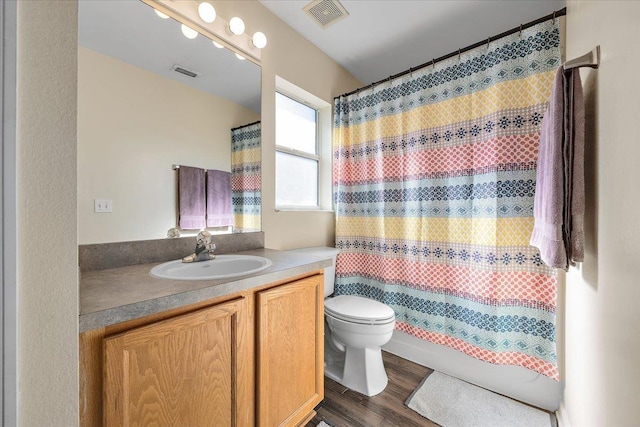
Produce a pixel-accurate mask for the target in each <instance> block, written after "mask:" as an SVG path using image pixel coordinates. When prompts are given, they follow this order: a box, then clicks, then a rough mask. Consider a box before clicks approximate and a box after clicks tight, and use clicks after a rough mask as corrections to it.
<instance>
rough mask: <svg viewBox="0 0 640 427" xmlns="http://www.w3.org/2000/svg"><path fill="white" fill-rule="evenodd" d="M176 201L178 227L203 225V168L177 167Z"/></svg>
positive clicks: (188, 227) (194, 227)
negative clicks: (178, 218)
mask: <svg viewBox="0 0 640 427" xmlns="http://www.w3.org/2000/svg"><path fill="white" fill-rule="evenodd" d="M178 203H179V204H180V228H182V229H183V230H190V229H191V230H192V229H198V230H199V229H201V228H204V227H205V193H204V169H200V168H192V167H190V166H180V169H178Z"/></svg>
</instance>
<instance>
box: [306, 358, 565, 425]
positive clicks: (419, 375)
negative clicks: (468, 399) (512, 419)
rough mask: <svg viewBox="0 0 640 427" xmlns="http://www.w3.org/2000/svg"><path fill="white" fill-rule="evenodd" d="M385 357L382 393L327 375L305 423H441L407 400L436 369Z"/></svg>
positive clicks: (552, 422)
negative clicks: (312, 414) (370, 393)
mask: <svg viewBox="0 0 640 427" xmlns="http://www.w3.org/2000/svg"><path fill="white" fill-rule="evenodd" d="M382 359H383V360H384V366H385V369H386V371H387V376H388V377H389V384H388V385H387V388H385V389H384V391H383V392H382V393H380V394H379V395H377V396H373V397H367V396H364V395H362V394H360V393H356V392H355V391H353V390H349V389H348V388H346V387H344V386H342V385H340V384H338V383H336V382H335V381H332V380H330V379H329V378H327V377H324V384H325V385H324V400H323V401H322V402H321V403H320V404H319V405H318V406H317V407H316V412H317V414H316V416H315V417H314V418H313V420H311V422H309V423H308V424H307V425H306V426H305V427H316V426H317V425H318V424H319V423H320V422H321V421H325V422H326V423H327V424H329V425H331V426H333V427H438V424H434V423H432V422H431V421H429V420H427V419H426V418H424V417H422V416H421V415H418V413H417V412H414V411H413V410H411V409H409V408H408V407H407V406H405V404H404V402H405V401H406V400H407V398H408V397H409V396H410V395H411V393H413V391H414V390H415V389H416V387H418V384H420V382H421V381H422V379H423V378H424V377H426V376H427V374H429V373H431V372H433V370H431V369H429V368H425V367H424V366H421V365H418V364H415V363H413V362H410V361H408V360H406V359H403V358H401V357H398V356H396V355H394V354H391V353H387V352H386V351H383V352H382ZM550 415H551V427H557V426H558V422H557V420H556V417H555V414H550Z"/></svg>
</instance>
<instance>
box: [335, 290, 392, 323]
mask: <svg viewBox="0 0 640 427" xmlns="http://www.w3.org/2000/svg"><path fill="white" fill-rule="evenodd" d="M324 312H325V314H326V315H327V316H331V317H334V318H336V319H340V320H343V321H345V322H351V323H357V324H361V325H384V324H388V323H391V322H394V321H395V319H396V316H395V313H394V311H393V309H392V308H391V307H389V306H388V305H386V304H383V303H381V302H378V301H374V300H372V299H369V298H363V297H358V296H355V295H340V296H337V297H334V298H328V299H326V300H325V303H324Z"/></svg>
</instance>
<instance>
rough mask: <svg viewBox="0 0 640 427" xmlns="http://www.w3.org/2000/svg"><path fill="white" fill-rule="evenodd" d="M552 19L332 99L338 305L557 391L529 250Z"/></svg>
mask: <svg viewBox="0 0 640 427" xmlns="http://www.w3.org/2000/svg"><path fill="white" fill-rule="evenodd" d="M558 27H559V24H558V23H557V22H555V20H553V21H552V20H549V21H547V22H544V23H542V24H538V25H536V26H533V27H531V28H529V29H526V30H523V31H522V32H521V34H518V33H515V34H513V35H510V36H507V37H504V38H502V39H499V40H496V41H492V42H491V43H490V44H487V45H485V46H482V47H479V48H476V49H474V50H471V51H469V52H466V53H463V54H462V55H461V56H458V55H456V56H455V57H452V58H450V59H448V60H445V61H442V62H440V63H438V64H436V65H435V67H430V66H429V67H426V68H423V69H421V70H419V71H414V72H412V73H410V74H407V75H405V76H404V77H401V78H397V79H395V80H392V81H388V82H384V83H381V84H378V85H375V86H374V87H373V88H369V89H366V90H362V91H360V92H359V93H355V94H352V95H348V96H343V97H340V98H338V99H336V102H335V123H334V150H333V154H334V175H333V180H334V202H335V206H336V247H337V248H339V249H341V253H340V255H339V257H338V262H337V279H336V294H338V295H339V294H350V295H361V296H365V297H369V298H373V299H376V300H379V301H382V302H384V303H386V304H388V305H389V306H391V307H392V308H393V309H394V310H395V312H396V328H397V329H398V330H401V331H404V332H407V333H409V334H411V335H413V336H416V337H419V338H422V339H425V340H428V341H431V342H433V343H437V344H442V345H445V346H448V347H451V348H453V349H456V350H458V351H461V352H463V353H466V354H467V355H470V356H472V357H475V358H477V359H480V360H483V361H487V362H490V363H494V364H504V365H519V366H523V367H526V368H528V369H531V370H534V371H537V372H539V373H541V374H543V375H546V376H548V377H550V378H553V379H556V380H557V379H558V369H557V360H556V359H557V356H556V345H555V313H556V276H555V273H554V271H553V270H551V269H549V268H548V267H546V266H545V265H544V264H543V263H542V262H541V260H540V255H539V252H538V251H537V250H536V249H535V248H533V247H531V246H529V237H530V236H531V231H532V228H533V218H532V215H533V195H534V189H535V179H536V160H537V155H538V141H539V136H540V123H541V120H542V116H543V114H544V112H545V109H546V106H547V103H548V100H549V97H550V93H551V85H552V83H553V77H554V74H555V71H556V70H557V68H558V67H559V66H560V34H559V28H558Z"/></svg>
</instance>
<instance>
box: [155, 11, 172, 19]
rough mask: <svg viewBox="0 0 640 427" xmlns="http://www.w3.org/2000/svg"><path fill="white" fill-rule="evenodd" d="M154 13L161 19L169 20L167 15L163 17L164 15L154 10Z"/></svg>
mask: <svg viewBox="0 0 640 427" xmlns="http://www.w3.org/2000/svg"><path fill="white" fill-rule="evenodd" d="M154 10H155V11H156V15H158V16H159V17H160V18H162V19H169V15H165V14H164V13H162V12H160V11H159V10H157V9H154Z"/></svg>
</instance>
